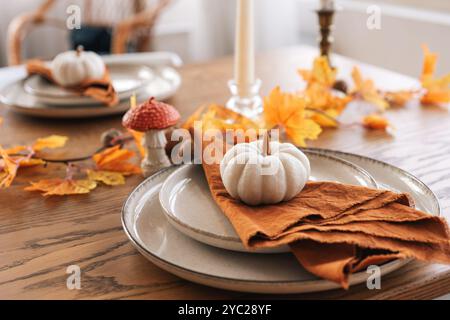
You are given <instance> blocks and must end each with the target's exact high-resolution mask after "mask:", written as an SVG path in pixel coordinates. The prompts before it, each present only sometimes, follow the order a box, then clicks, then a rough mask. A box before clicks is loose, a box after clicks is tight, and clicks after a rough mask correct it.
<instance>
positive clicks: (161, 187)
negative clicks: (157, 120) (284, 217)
mask: <svg viewBox="0 0 450 320" xmlns="http://www.w3.org/2000/svg"><path fill="white" fill-rule="evenodd" d="M304 152H305V154H306V155H307V156H308V158H309V159H310V162H311V180H317V181H336V182H341V183H347V184H353V185H361V186H366V187H371V188H383V189H389V190H392V191H395V192H407V193H409V194H410V195H411V196H412V197H413V198H414V200H415V204H416V206H417V208H418V209H420V210H423V211H426V212H429V213H431V214H433V215H439V214H440V208H439V203H438V200H437V198H436V196H435V195H434V194H433V193H432V191H431V190H430V189H429V188H428V187H427V186H426V185H425V184H424V183H422V182H421V181H419V180H418V179H417V178H415V177H414V176H412V175H411V174H409V173H407V172H405V171H403V170H401V169H399V168H396V167H394V166H391V165H389V164H387V163H384V162H380V161H377V160H374V159H370V158H367V157H363V156H359V155H355V154H349V153H342V152H338V151H331V150H323V149H306V150H304ZM122 223H123V227H124V230H125V232H126V234H127V235H128V237H129V238H130V240H131V242H132V243H133V245H134V246H135V247H136V248H137V249H138V250H139V251H140V252H141V253H142V254H143V255H144V256H145V257H146V258H147V259H149V260H150V261H152V262H153V263H154V264H156V265H158V266H159V267H161V268H162V269H165V270H167V271H168V272H171V273H173V274H175V275H178V276H180V277H182V278H184V279H187V280H190V281H193V282H197V283H201V284H204V285H208V286H212V287H217V288H222V289H228V290H234V291H244V292H255V293H302V292H313V291H323V290H329V289H334V288H338V285H336V284H334V283H332V282H329V281H326V280H323V279H319V278H317V277H315V276H314V275H312V274H310V273H308V272H307V271H306V270H304V269H302V267H301V266H300V264H299V263H298V261H297V260H296V259H295V258H294V256H293V255H292V254H291V253H289V250H288V248H287V247H278V248H274V249H271V250H267V249H266V250H260V251H247V250H246V249H245V248H244V247H243V245H242V244H241V241H240V240H239V237H238V236H237V234H236V232H235V231H234V229H233V227H232V226H231V224H230V222H229V221H228V219H227V218H226V217H225V216H224V215H223V214H222V212H221V211H220V209H219V208H218V207H217V205H216V203H215V202H214V200H213V199H212V197H211V195H210V192H209V188H208V184H207V182H206V179H205V177H204V174H203V170H202V167H201V166H200V165H193V164H185V165H182V166H178V167H172V168H169V169H166V170H164V171H160V172H158V173H157V174H155V175H153V176H152V177H150V178H148V179H147V180H145V181H144V182H143V183H142V184H141V185H139V186H138V187H137V188H136V189H135V190H134V191H133V192H132V193H131V195H130V196H129V198H128V199H127V201H126V202H125V205H124V207H123V211H122ZM407 262H408V261H405V260H396V261H392V262H389V263H387V264H384V265H383V266H381V271H382V273H383V274H387V273H389V272H392V271H394V270H396V269H398V268H400V267H401V266H403V265H404V264H406V263H407ZM367 276H368V274H367V273H365V272H360V273H356V274H353V275H352V276H351V278H350V284H351V285H354V284H358V283H362V282H365V281H366V280H367Z"/></svg>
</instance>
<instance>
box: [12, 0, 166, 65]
mask: <svg viewBox="0 0 450 320" xmlns="http://www.w3.org/2000/svg"><path fill="white" fill-rule="evenodd" d="M80 1H82V4H83V10H82V14H83V16H82V25H83V26H90V27H108V28H111V29H112V36H111V48H110V51H111V52H112V53H124V52H126V51H127V46H128V44H129V42H130V40H133V41H134V43H135V47H136V51H146V50H148V49H149V47H150V44H151V30H152V29H153V26H154V24H155V22H156V20H157V18H158V17H159V16H160V14H161V12H162V11H163V9H164V8H165V7H166V6H167V4H168V3H169V2H170V0H154V1H153V2H154V3H153V4H152V5H151V6H149V5H148V2H149V1H148V0H80ZM56 2H57V0H44V1H43V3H42V4H41V5H40V6H39V8H38V9H37V10H36V11H34V12H30V13H24V14H21V15H20V16H17V17H16V18H14V19H13V21H11V23H10V25H9V28H8V63H9V65H17V64H20V63H21V62H22V42H23V40H24V39H25V37H26V36H27V34H28V33H29V32H30V31H32V30H33V28H34V27H36V26H39V25H49V26H54V27H58V28H63V29H67V27H66V21H65V20H64V19H58V18H54V17H52V16H50V14H49V13H50V11H51V9H52V8H53V7H54V6H55V4H56ZM62 2H63V1H61V0H58V3H57V4H58V5H60V4H61V3H62ZM71 2H72V3H73V1H71ZM69 4H70V3H67V5H69Z"/></svg>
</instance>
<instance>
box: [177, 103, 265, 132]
mask: <svg viewBox="0 0 450 320" xmlns="http://www.w3.org/2000/svg"><path fill="white" fill-rule="evenodd" d="M196 121H199V122H201V125H202V129H203V130H204V131H205V130H209V129H217V130H221V131H225V130H238V129H243V130H246V129H255V130H257V129H259V128H260V127H261V125H260V124H259V123H257V122H255V121H253V120H251V119H249V118H247V117H245V116H243V115H241V114H239V113H237V112H234V111H232V110H230V109H228V108H225V107H223V106H220V105H217V104H211V105H209V106H208V107H205V106H203V107H200V108H198V109H197V110H196V111H195V112H194V113H193V114H192V115H191V116H190V117H189V118H188V120H187V121H186V122H185V123H183V125H182V128H184V129H187V130H189V129H192V128H193V127H194V123H195V122H196Z"/></svg>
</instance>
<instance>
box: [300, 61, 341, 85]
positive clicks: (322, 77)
mask: <svg viewBox="0 0 450 320" xmlns="http://www.w3.org/2000/svg"><path fill="white" fill-rule="evenodd" d="M298 73H299V75H300V76H301V77H302V78H303V79H304V80H305V81H306V82H307V83H308V85H309V84H311V83H319V84H321V85H323V86H325V87H329V88H331V87H332V86H333V84H334V83H335V82H336V74H337V70H336V69H333V68H331V67H330V65H329V64H328V59H327V58H326V57H325V56H321V57H317V58H316V59H314V63H313V68H312V70H306V69H299V70H298Z"/></svg>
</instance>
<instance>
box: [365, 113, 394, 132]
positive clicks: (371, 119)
mask: <svg viewBox="0 0 450 320" xmlns="http://www.w3.org/2000/svg"><path fill="white" fill-rule="evenodd" d="M362 124H363V126H364V127H365V128H367V129H372V130H385V131H386V130H387V129H388V128H389V127H391V124H390V123H389V120H388V119H386V118H385V117H383V116H380V115H379V114H375V113H374V114H370V115H367V116H365V117H364V118H363V120H362Z"/></svg>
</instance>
